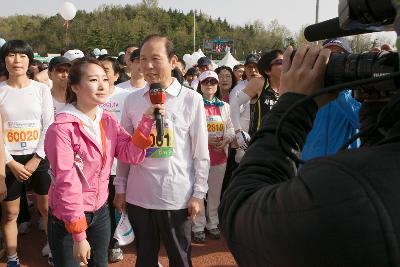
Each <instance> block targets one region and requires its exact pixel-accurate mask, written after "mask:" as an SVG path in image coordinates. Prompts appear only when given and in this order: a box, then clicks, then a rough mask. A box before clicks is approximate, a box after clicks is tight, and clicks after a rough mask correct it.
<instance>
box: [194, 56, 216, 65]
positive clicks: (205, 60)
mask: <svg viewBox="0 0 400 267" xmlns="http://www.w3.org/2000/svg"><path fill="white" fill-rule="evenodd" d="M210 64H212V63H211V60H210V59H209V58H208V57H201V58H199V60H197V66H198V67H201V66H208V65H210Z"/></svg>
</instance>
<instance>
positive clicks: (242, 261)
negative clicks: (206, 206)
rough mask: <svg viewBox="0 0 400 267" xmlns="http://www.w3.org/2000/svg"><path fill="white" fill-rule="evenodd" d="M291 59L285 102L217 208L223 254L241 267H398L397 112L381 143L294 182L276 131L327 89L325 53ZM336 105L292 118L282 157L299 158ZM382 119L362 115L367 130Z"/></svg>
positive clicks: (322, 161)
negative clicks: (317, 121) (321, 116)
mask: <svg viewBox="0 0 400 267" xmlns="http://www.w3.org/2000/svg"><path fill="white" fill-rule="evenodd" d="M292 50H293V49H292V48H291V47H289V48H288V49H287V50H286V52H285V53H284V62H283V68H282V76H281V87H280V90H281V91H280V92H281V93H282V96H281V97H280V98H279V100H278V102H277V103H276V104H275V106H274V108H273V109H272V110H271V112H270V113H269V114H268V115H267V116H266V117H265V118H264V120H263V122H262V126H261V128H260V130H259V131H258V132H257V133H256V135H255V136H254V138H253V140H252V144H251V145H250V146H249V149H248V150H247V152H246V154H245V156H244V157H243V159H242V161H241V162H240V165H239V168H238V169H237V171H236V173H235V176H234V177H233V181H232V183H231V184H230V186H229V187H228V188H227V190H226V191H225V193H224V196H223V199H222V201H221V204H220V209H219V212H220V221H221V223H222V226H223V230H224V234H225V236H226V238H227V242H228V244H229V248H230V250H231V251H232V254H233V255H234V256H235V259H236V260H237V262H238V264H239V265H240V266H290V267H292V266H296V267H302V266H307V267H309V266H317V267H319V266H323V267H326V266H351V267H354V266H379V267H381V266H400V249H399V238H398V237H399V235H400V193H399V191H400V179H399V177H400V164H399V163H400V159H399V151H400V141H399V137H400V104H399V103H397V104H396V105H394V106H393V107H396V108H397V109H396V108H395V110H394V111H392V113H391V115H392V117H391V120H389V121H387V122H386V124H385V125H386V126H387V128H388V131H387V135H386V137H385V139H383V138H381V140H376V141H377V142H379V143H375V144H372V143H370V144H369V145H368V146H366V147H363V148H360V149H354V150H348V151H345V152H341V153H338V154H336V155H333V156H329V157H323V158H318V159H315V160H312V161H310V162H307V163H306V164H305V165H303V167H302V168H301V170H300V171H299V172H298V173H297V169H296V166H295V164H294V162H293V161H292V160H290V159H289V158H288V157H287V156H286V155H285V154H284V153H283V152H282V151H281V150H280V148H279V147H278V144H277V142H276V139H275V130H276V128H277V125H278V123H279V120H280V118H281V117H282V115H283V113H284V112H285V111H286V110H287V109H288V108H289V107H290V106H292V105H293V104H294V103H295V102H297V101H299V100H301V99H303V98H304V97H306V95H311V94H313V93H315V92H317V91H318V90H319V89H320V88H322V87H323V82H324V73H325V69H326V65H327V61H328V58H329V56H330V51H329V50H328V49H322V50H320V49H319V48H317V47H311V48H309V47H307V46H305V47H301V48H300V49H298V51H297V52H296V55H295V57H294V58H293V61H292V62H291V60H290V55H291V53H292ZM396 97H397V101H399V99H398V95H397V96H395V97H393V99H392V100H391V101H394V100H395V98H396ZM334 98H335V96H332V95H323V96H321V97H318V98H316V99H315V100H310V101H309V102H308V103H306V104H304V105H301V106H299V107H298V108H297V109H296V110H295V111H294V112H292V113H290V114H289V116H288V118H287V120H286V122H285V123H284V126H283V130H282V138H283V140H284V144H285V146H286V147H287V149H288V148H290V149H291V150H292V151H294V152H297V153H298V152H299V151H301V149H302V147H303V145H304V142H305V140H306V137H307V134H308V133H309V131H310V130H311V128H312V125H313V120H314V118H315V115H316V113H317V111H318V108H319V107H321V106H323V105H324V104H326V103H328V102H329V101H331V100H333V99H334ZM368 104H371V103H368ZM373 106H374V107H375V105H373ZM363 108H365V104H363V107H362V109H363ZM371 111H372V113H373V114H370V112H371ZM379 111H380V108H378V109H377V110H376V111H374V110H373V109H370V110H367V112H366V113H364V114H367V119H368V122H369V123H371V121H372V122H373V120H374V116H375V115H376V113H377V112H379ZM364 122H365V121H364V120H361V124H362V127H363V124H364Z"/></svg>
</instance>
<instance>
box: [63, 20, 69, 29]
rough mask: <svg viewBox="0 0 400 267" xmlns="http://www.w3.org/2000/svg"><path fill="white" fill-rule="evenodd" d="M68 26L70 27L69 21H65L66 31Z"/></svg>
mask: <svg viewBox="0 0 400 267" xmlns="http://www.w3.org/2000/svg"><path fill="white" fill-rule="evenodd" d="M68 26H69V23H68V20H66V21H64V27H65V29H66V30H68Z"/></svg>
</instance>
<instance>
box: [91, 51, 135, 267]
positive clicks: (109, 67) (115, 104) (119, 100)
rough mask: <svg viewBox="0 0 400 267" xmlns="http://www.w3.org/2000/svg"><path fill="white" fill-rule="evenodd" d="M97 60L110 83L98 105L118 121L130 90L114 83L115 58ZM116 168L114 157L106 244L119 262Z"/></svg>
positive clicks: (116, 67) (109, 185)
mask: <svg viewBox="0 0 400 267" xmlns="http://www.w3.org/2000/svg"><path fill="white" fill-rule="evenodd" d="M97 60H99V61H100V62H101V65H102V66H103V68H104V70H105V72H106V74H107V78H108V83H109V84H110V92H109V93H110V95H109V96H108V98H107V101H106V102H105V103H104V104H102V105H100V107H101V108H102V109H104V110H107V111H109V112H110V113H112V114H113V115H114V116H115V117H116V118H117V119H118V121H121V112H122V110H123V108H124V103H125V99H126V97H127V96H128V95H129V93H130V92H129V91H128V90H126V89H122V88H119V87H118V86H115V85H114V83H115V81H116V80H117V79H118V74H119V70H120V69H119V65H118V62H117V60H116V59H115V58H113V57H112V56H110V55H107V54H106V55H101V56H99V57H98V58H97ZM116 169H117V160H116V159H114V162H113V165H112V167H111V173H110V180H109V184H108V200H107V201H108V205H109V211H110V221H111V239H110V244H109V246H108V260H109V261H110V262H119V261H121V260H123V258H124V256H123V251H122V249H121V248H120V247H119V244H118V241H117V240H116V239H115V238H114V232H115V229H116V227H117V223H118V221H117V220H116V216H115V209H114V206H113V200H114V196H115V188H114V184H113V182H114V178H115V174H116Z"/></svg>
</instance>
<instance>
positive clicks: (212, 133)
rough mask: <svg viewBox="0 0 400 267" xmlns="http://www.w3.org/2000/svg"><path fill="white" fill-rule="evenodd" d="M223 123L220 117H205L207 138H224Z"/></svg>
mask: <svg viewBox="0 0 400 267" xmlns="http://www.w3.org/2000/svg"><path fill="white" fill-rule="evenodd" d="M224 128H225V127H224V122H223V121H222V118H221V116H207V130H208V136H209V137H217V138H223V137H224Z"/></svg>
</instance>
